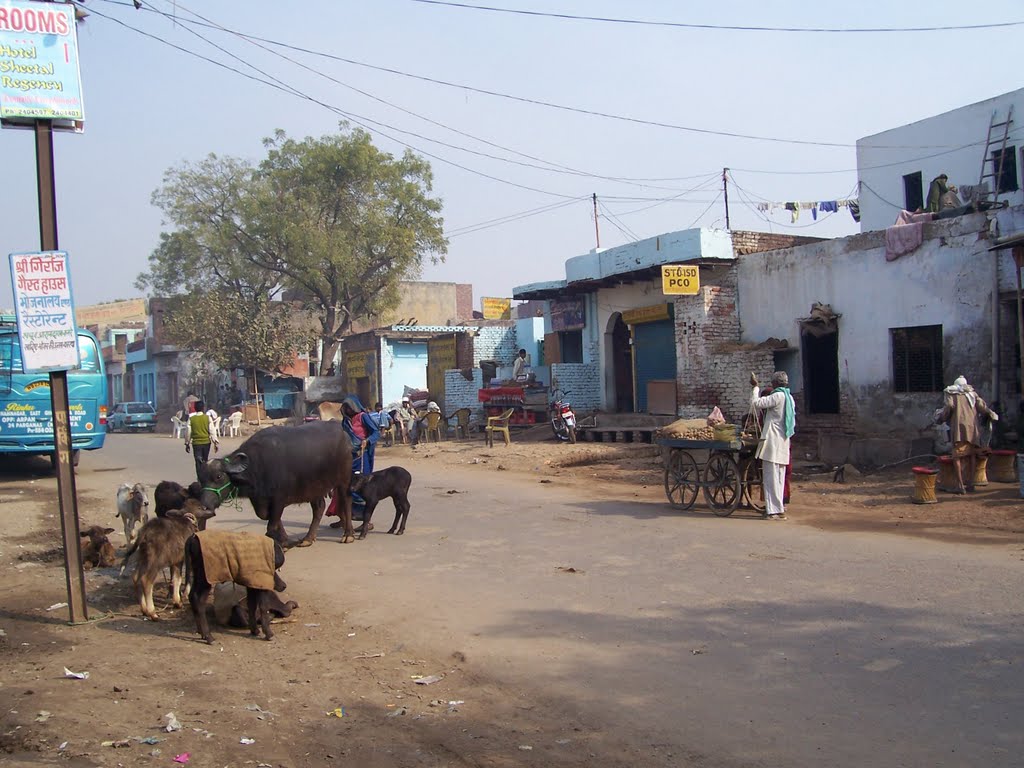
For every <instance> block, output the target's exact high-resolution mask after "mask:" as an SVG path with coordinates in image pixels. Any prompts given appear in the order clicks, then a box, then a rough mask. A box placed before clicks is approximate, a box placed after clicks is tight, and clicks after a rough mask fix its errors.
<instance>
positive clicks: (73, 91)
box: [0, 0, 85, 122]
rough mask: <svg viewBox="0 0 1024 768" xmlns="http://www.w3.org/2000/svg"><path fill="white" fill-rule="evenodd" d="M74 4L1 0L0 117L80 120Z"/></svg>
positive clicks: (81, 111)
mask: <svg viewBox="0 0 1024 768" xmlns="http://www.w3.org/2000/svg"><path fill="white" fill-rule="evenodd" d="M78 64H79V62H78V30H77V28H76V26H75V6H74V5H72V4H70V3H41V2H35V1H34V0H0V118H2V119H4V120H10V119H12V118H13V119H21V120H71V121H76V122H80V121H83V120H85V108H84V106H83V104H82V76H81V72H80V70H79V66H78Z"/></svg>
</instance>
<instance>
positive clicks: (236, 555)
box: [185, 531, 287, 643]
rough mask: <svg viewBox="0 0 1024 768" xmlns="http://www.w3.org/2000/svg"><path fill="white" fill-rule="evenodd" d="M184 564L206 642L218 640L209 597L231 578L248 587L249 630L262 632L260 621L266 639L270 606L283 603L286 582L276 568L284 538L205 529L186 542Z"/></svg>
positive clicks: (281, 560)
mask: <svg viewBox="0 0 1024 768" xmlns="http://www.w3.org/2000/svg"><path fill="white" fill-rule="evenodd" d="M185 564H186V572H187V580H188V587H189V593H188V601H189V604H190V605H191V606H192V616H193V617H194V618H195V620H196V630H197V631H198V632H199V634H200V636H202V638H203V640H205V641H206V642H207V643H212V642H213V635H211V634H210V622H209V619H208V617H207V615H206V601H207V600H208V599H209V597H210V595H211V593H212V592H213V585H214V584H218V583H221V582H227V581H231V582H234V583H235V584H239V585H241V586H243V587H245V602H246V608H247V612H248V620H249V633H250V634H251V635H253V637H257V636H258V635H259V629H257V620H258V621H259V624H260V626H261V627H262V629H263V636H264V638H266V639H267V640H270V639H272V638H273V636H274V635H273V633H272V632H271V631H270V614H271V611H272V610H273V609H274V608H275V607H276V606H277V605H278V604H280V600H276V602H275V601H274V600H272V599H271V598H276V596H275V595H274V592H275V591H276V592H283V591H284V590H285V589H286V588H287V585H286V584H285V583H284V581H282V579H281V577H280V576H279V575H278V573H277V569H278V568H280V567H281V566H282V565H284V550H283V549H282V548H281V544H280V542H277V541H275V540H273V539H270V538H268V537H266V536H254V535H253V534H250V533H234V532H229V531H205V532H203V533H197V534H196V535H195V536H192V537H191V538H189V540H188V542H187V543H186V544H185Z"/></svg>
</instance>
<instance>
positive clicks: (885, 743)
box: [78, 435, 1024, 768]
mask: <svg viewBox="0 0 1024 768" xmlns="http://www.w3.org/2000/svg"><path fill="white" fill-rule="evenodd" d="M225 442H228V443H237V441H225ZM229 447H231V446H230V445H229ZM498 450H500V449H498ZM436 461H437V459H433V460H431V459H417V460H409V461H403V463H404V465H405V466H407V467H409V468H410V469H411V470H412V471H413V473H414V478H415V480H414V487H413V496H412V514H411V515H410V518H409V529H408V531H407V533H406V535H405V536H404V537H391V536H387V535H385V534H383V533H382V531H385V530H387V528H388V526H389V525H390V521H391V508H390V504H389V503H386V504H385V505H384V508H382V509H380V510H379V511H378V513H377V516H376V519H375V522H376V524H377V529H378V532H375V533H373V534H371V535H370V537H369V538H368V539H367V540H366V541H362V542H356V543H355V544H351V545H346V546H342V545H340V544H338V543H337V535H336V532H335V531H331V530H329V529H327V528H326V526H325V527H324V528H323V530H322V538H321V539H320V541H319V542H318V543H317V544H316V545H315V546H314V547H312V548H311V549H306V550H296V551H293V552H292V553H291V554H290V555H289V559H288V563H287V565H286V566H285V574H286V577H287V580H288V581H289V583H290V586H291V587H292V589H293V590H296V591H300V592H301V593H305V594H312V595H315V596H316V599H320V600H322V601H325V602H329V603H330V602H333V604H335V605H337V607H338V608H339V610H345V611H348V612H349V613H350V616H351V617H352V620H353V622H355V623H365V624H378V625H386V626H387V627H389V629H390V630H391V631H392V632H393V633H394V634H396V635H397V636H401V637H409V638H410V639H411V640H413V641H415V642H418V643H425V644H427V645H429V646H430V647H432V648H434V649H436V650H438V651H440V652H442V653H450V652H452V651H455V650H459V651H462V652H463V653H465V654H466V656H467V657H468V660H469V664H470V665H471V666H472V667H473V668H475V669H476V670H478V671H482V672H485V673H486V674H491V675H493V676H495V677H497V678H499V679H501V680H504V681H507V682H509V683H512V684H514V685H516V686H518V687H520V688H521V689H524V690H527V691H532V692H533V694H534V695H535V696H536V698H537V700H538V701H543V702H545V703H546V704H547V705H550V706H552V708H553V711H556V712H557V711H558V709H559V708H560V707H561V708H564V710H565V711H571V712H574V713H577V714H579V715H580V716H582V717H583V718H585V720H587V721H589V722H591V723H594V724H604V727H606V728H607V729H614V730H620V731H621V732H626V731H627V729H628V732H629V733H632V734H634V737H635V738H636V740H637V742H638V743H639V744H641V745H643V744H647V745H650V748H651V749H652V750H655V749H656V750H657V751H658V753H659V754H661V755H665V754H668V753H672V754H674V755H675V756H676V757H677V758H678V759H679V760H680V764H683V763H684V759H685V758H686V757H691V758H700V757H703V758H705V759H706V763H699V764H707V765H723V766H733V765H736V766H739V765H772V766H776V765H785V766H787V767H803V766H807V767H808V768H810V767H811V766H815V767H819V766H857V767H858V768H865V767H867V766H879V767H880V768H881V767H882V766H884V767H886V768H889V767H891V766H981V765H984V766H1019V765H1021V764H1022V761H1024V758H1022V755H1024V724H1022V719H1021V712H1024V656H1022V652H1021V647H1022V646H1021V636H1022V632H1021V630H1022V626H1021V625H1022V620H1021V595H1022V594H1024V575H1022V568H1021V565H1022V563H1021V561H1022V559H1024V546H1009V547H991V546H989V547H977V546H968V545H963V544H956V545H944V544H939V543H934V542H927V541H920V540H915V539H911V538H903V537H897V536H888V535H881V534H836V533H823V532H820V531H816V530H813V529H811V528H808V527H803V526H800V525H797V524H794V523H774V522H773V523H768V522H762V521H756V520H740V519H728V520H720V519H717V518H713V517H711V516H709V515H699V516H688V515H679V514H676V513H673V512H672V511H671V510H670V509H669V508H668V507H667V506H665V505H662V504H648V503H635V502H630V501H619V500H601V501H588V500H586V499H581V498H578V497H577V495H576V494H575V493H573V492H571V491H569V490H567V489H566V488H564V487H561V488H560V487H559V486H558V484H557V483H553V484H539V483H537V482H535V478H532V477H525V478H524V477H523V476H520V475H511V473H505V472H496V471H494V466H495V465H494V464H493V463H491V464H487V465H484V464H481V465H477V466H471V465H466V466H464V467H461V468H447V467H446V468H443V469H442V468H441V466H440V465H438V464H436V463H435V462H436ZM386 463H387V453H386V452H382V455H381V456H380V457H379V459H378V466H381V465H383V464H386ZM82 464H83V466H82V468H81V471H80V474H79V479H78V482H79V487H80V490H81V492H82V493H83V495H84V496H85V497H86V498H103V499H106V498H112V497H113V490H114V488H115V487H116V485H117V483H119V482H121V481H122V480H129V479H130V480H137V479H141V480H144V481H148V482H155V481H157V480H159V479H161V478H164V477H168V478H170V479H178V480H183V479H186V478H188V477H189V474H190V471H191V458H190V457H188V456H186V455H185V454H184V452H183V450H182V444H181V443H180V442H179V441H173V440H170V439H169V438H166V437H161V436H148V435H114V436H112V438H111V440H110V441H109V443H108V446H107V448H106V449H104V451H102V452H100V453H98V454H91V455H87V456H85V457H84V458H83V462H82ZM451 490H458V491H459V493H457V494H449V493H448V491H451ZM856 513H857V510H856V509H851V510H850V514H851V515H855V514H856ZM286 522H287V523H288V527H289V532H290V533H291V534H292V535H299V534H301V533H302V532H303V531H304V530H305V528H306V526H307V525H308V509H302V508H294V509H290V510H289V511H288V513H286ZM216 524H217V525H218V526H224V527H228V528H233V529H234V528H238V529H251V530H260V528H259V527H258V521H257V520H256V519H255V516H254V515H253V514H252V512H251V509H250V508H249V507H248V504H245V506H244V507H243V509H242V511H241V512H238V511H235V510H225V511H222V512H221V513H220V514H219V515H218V517H217V518H216ZM559 566H562V567H572V568H575V569H577V570H578V571H581V572H579V573H567V572H565V571H560V570H558V567H559ZM467 698H468V696H467Z"/></svg>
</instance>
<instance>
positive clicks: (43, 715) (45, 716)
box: [36, 709, 50, 723]
mask: <svg viewBox="0 0 1024 768" xmlns="http://www.w3.org/2000/svg"><path fill="white" fill-rule="evenodd" d="M49 719H50V713H49V712H47V711H46V710H45V709H42V710H40V711H39V714H38V715H36V722H37V723H45V722H46V721H47V720H49Z"/></svg>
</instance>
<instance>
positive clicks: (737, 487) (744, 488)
mask: <svg viewBox="0 0 1024 768" xmlns="http://www.w3.org/2000/svg"><path fill="white" fill-rule="evenodd" d="M658 445H661V446H663V447H664V448H666V449H668V450H667V453H666V456H665V495H666V496H667V497H668V502H669V504H671V505H672V506H673V507H675V508H676V509H689V508H690V507H692V506H693V505H694V503H695V502H696V501H697V496H698V495H699V494H700V493H701V492H702V491H703V493H704V500H705V501H707V503H708V506H710V507H711V511H712V512H714V513H715V514H716V515H718V516H719V517H728V516H729V515H731V514H732V513H733V512H734V511H735V510H736V507H738V506H740V504H743V505H744V506H745V507H749V508H750V509H752V510H754V511H755V512H758V513H764V511H765V503H764V486H763V485H762V480H761V460H760V459H756V458H754V450H755V448H757V443H756V442H753V441H743V440H731V441H717V440H683V439H676V438H658ZM695 454H696V455H695ZM705 454H706V459H705V458H704V456H705ZM698 458H701V459H704V461H703V463H698V460H697V459H698Z"/></svg>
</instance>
